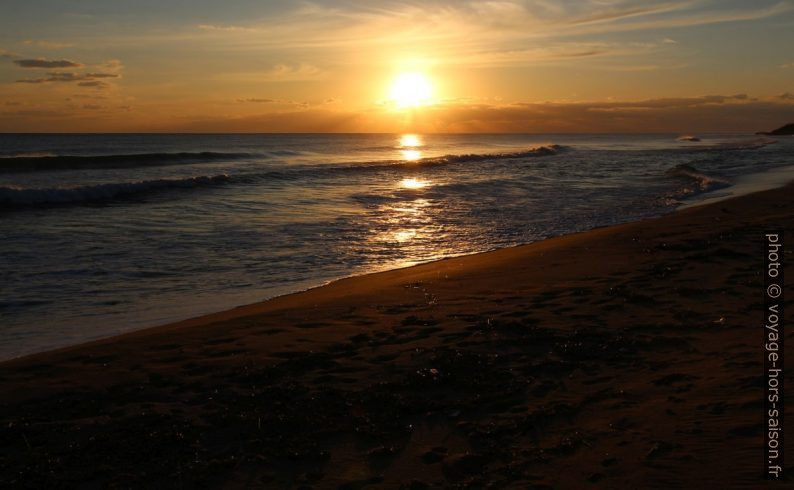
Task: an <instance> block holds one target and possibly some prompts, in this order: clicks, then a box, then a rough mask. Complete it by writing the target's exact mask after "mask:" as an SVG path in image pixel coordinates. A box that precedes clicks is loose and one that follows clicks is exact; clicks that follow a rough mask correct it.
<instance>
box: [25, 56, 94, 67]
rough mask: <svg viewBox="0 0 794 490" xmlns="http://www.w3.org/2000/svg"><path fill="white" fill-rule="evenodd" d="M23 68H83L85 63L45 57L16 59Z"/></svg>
mask: <svg viewBox="0 0 794 490" xmlns="http://www.w3.org/2000/svg"><path fill="white" fill-rule="evenodd" d="M14 63H16V64H17V65H19V66H21V67H22V68H81V67H83V66H84V65H83V64H82V63H78V62H76V61H70V60H46V59H43V58H36V59H21V60H14Z"/></svg>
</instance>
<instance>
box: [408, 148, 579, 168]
mask: <svg viewBox="0 0 794 490" xmlns="http://www.w3.org/2000/svg"><path fill="white" fill-rule="evenodd" d="M563 149H564V148H563V146H561V145H543V146H536V147H535V148H530V149H528V150H522V151H516V152H507V153H469V154H463V155H443V156H440V157H428V158H420V159H419V160H413V161H411V160H400V161H399V163H402V164H406V165H438V164H445V163H465V162H480V161H483V160H505V159H511V158H527V157H542V156H548V155H556V154H557V153H559V152H560V151H561V150H563Z"/></svg>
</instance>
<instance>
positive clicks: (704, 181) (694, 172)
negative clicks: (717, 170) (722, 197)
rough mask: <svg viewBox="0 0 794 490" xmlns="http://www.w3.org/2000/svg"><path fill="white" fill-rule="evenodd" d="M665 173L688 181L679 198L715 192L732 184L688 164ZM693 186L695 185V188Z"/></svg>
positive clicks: (723, 178)
mask: <svg viewBox="0 0 794 490" xmlns="http://www.w3.org/2000/svg"><path fill="white" fill-rule="evenodd" d="M665 173H666V174H667V175H669V176H671V177H680V178H683V179H686V180H687V181H688V185H686V186H685V187H683V188H682V189H680V190H679V196H685V195H688V194H697V193H701V192H708V191H713V190H716V189H720V188H723V187H728V186H730V185H731V184H732V183H731V181H730V180H728V179H726V178H725V177H721V176H719V175H709V174H706V173H703V172H701V171H700V170H698V169H697V168H695V167H693V166H691V165H688V164H686V163H682V164H680V165H676V166H675V167H673V168H671V169H669V170H667V172H665ZM691 184H694V187H692V185H691Z"/></svg>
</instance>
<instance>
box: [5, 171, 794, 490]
mask: <svg viewBox="0 0 794 490" xmlns="http://www.w3.org/2000/svg"><path fill="white" fill-rule="evenodd" d="M792 191H794V186H791V185H789V186H788V187H784V188H780V189H774V190H769V191H763V192H760V193H755V194H750V195H746V196H741V197H737V198H733V199H728V200H725V201H721V202H717V203H714V204H710V205H706V206H699V207H692V208H689V209H685V210H682V211H679V212H676V213H674V214H671V215H667V216H664V217H662V218H658V219H652V220H646V221H641V222H635V223H629V224H625V225H619V226H613V227H607V228H599V229H596V230H592V231H590V232H586V233H580V234H574V235H568V236H562V237H558V238H553V239H549V240H545V241H542V242H538V243H534V244H530V245H525V246H520V247H515V248H508V249H502V250H498V251H495V252H489V253H482V254H477V255H471V256H465V257H459V258H454V259H448V260H442V261H438V262H433V263H429V264H424V265H420V266H415V267H411V268H407V269H400V270H393V271H389V272H384V273H378V274H371V275H366V276H360V277H353V278H349V279H344V280H340V281H336V282H334V283H331V284H329V285H327V286H324V287H320V288H316V289H312V290H309V291H306V292H302V293H298V294H292V295H288V296H283V297H279V298H276V299H274V300H271V301H267V302H263V303H259V304H254V305H250V306H245V307H241V308H237V309H233V310H230V311H225V312H221V313H217V314H213V315H208V316H204V317H200V318H196V319H192V320H188V321H184V322H179V323H175V324H171V325H165V326H162V327H157V328H154V329H148V330H144V331H139V332H135V333H131V334H126V335H123V336H119V337H115V338H111V339H107V340H102V341H97V342H92V343H89V344H84V345H79V346H76V347H70V348H65V349H61V350H57V351H53V352H47V353H43V354H37V355H32V356H28V357H25V358H21V359H16V360H13V361H9V362H4V363H2V364H0V379H2V393H3V396H2V400H1V401H0V426H1V427H2V437H1V438H0V446H2V450H1V451H0V475H1V476H0V480H1V481H0V485H2V486H4V487H22V488H128V487H136V488H137V487H155V488H179V487H211V488H410V489H421V488H484V487H488V488H591V487H592V488H758V487H759V485H761V483H762V482H761V476H762V458H763V452H762V449H763V448H762V438H761V437H762V433H763V430H764V425H763V422H764V414H763V398H762V396H763V393H762V388H763V384H762V383H763V379H762V377H761V374H762V368H763V366H762V355H763V353H762V339H763V333H762V330H763V313H762V309H763V303H762V301H763V292H764V291H763V276H762V273H763V270H762V266H763V243H764V242H763V233H764V232H765V231H768V230H771V229H780V228H788V227H789V226H790V223H792V219H794V192H792ZM786 231H787V232H788V231H789V230H788V229H787V230H786ZM787 239H788V240H789V243H790V242H791V236H790V235H789V236H787ZM785 257H786V258H787V259H788V260H790V257H791V255H790V245H789V246H788V249H787V252H786V254H785ZM788 277H789V278H792V277H794V274H789V275H788ZM791 282H792V279H789V280H788V283H787V285H786V288H787V289H788V290H791V287H792V284H791ZM791 302H792V301H791V295H789V299H788V302H787V303H786V310H787V312H788V313H787V318H786V319H787V321H788V322H789V323H791V313H790V312H791V311H794V309H792V307H791ZM790 337H791V334H788V335H787V338H789V339H790ZM792 345H794V343H792V342H791V341H789V342H788V346H789V347H790V346H792ZM789 350H790V349H789ZM789 355H791V353H790V352H789ZM791 378H792V376H791V371H789V372H787V373H786V379H787V381H788V382H791V381H792V379H791ZM787 398H788V402H789V407H791V406H792V404H791V403H792V400H791V397H790V396H789V397H787ZM790 413H791V410H789V411H788V414H789V416H790ZM788 446H789V451H788V453H789V454H794V453H792V452H791V442H790V440H789V442H788ZM789 474H791V472H789Z"/></svg>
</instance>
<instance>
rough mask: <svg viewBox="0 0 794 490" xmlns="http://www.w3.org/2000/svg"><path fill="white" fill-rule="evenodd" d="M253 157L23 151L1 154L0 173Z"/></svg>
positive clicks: (211, 153)
mask: <svg viewBox="0 0 794 490" xmlns="http://www.w3.org/2000/svg"><path fill="white" fill-rule="evenodd" d="M252 156H256V155H253V154H251V153H219V152H213V151H202V152H180V153H140V154H128V155H87V156H82V155H50V154H36V153H26V154H17V155H11V156H2V157H0V172H40V171H49V170H77V169H92V168H99V169H101V168H131V167H150V166H159V165H177V164H181V163H201V162H214V161H222V160H236V159H241V158H249V157H252Z"/></svg>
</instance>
